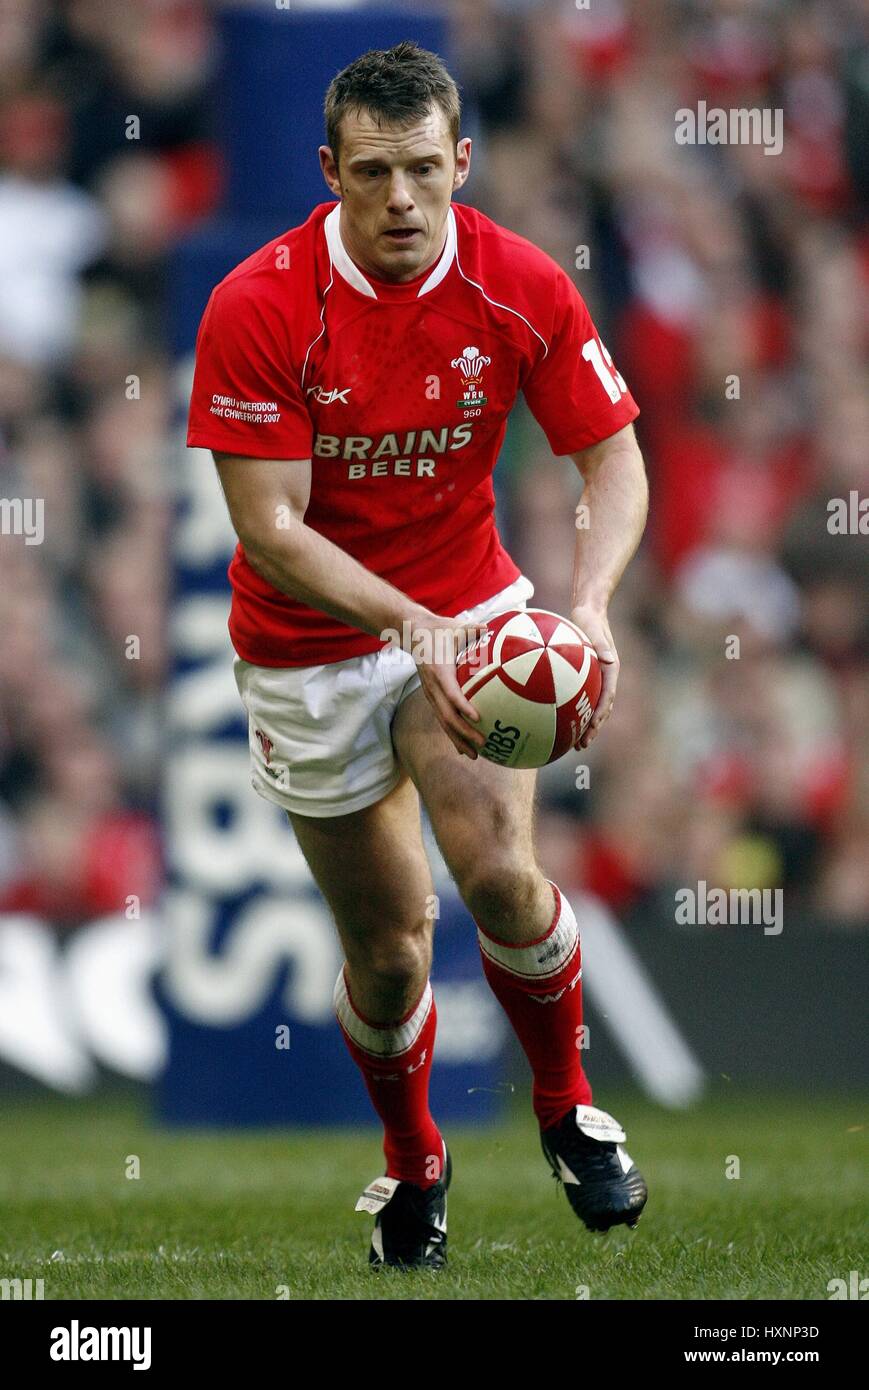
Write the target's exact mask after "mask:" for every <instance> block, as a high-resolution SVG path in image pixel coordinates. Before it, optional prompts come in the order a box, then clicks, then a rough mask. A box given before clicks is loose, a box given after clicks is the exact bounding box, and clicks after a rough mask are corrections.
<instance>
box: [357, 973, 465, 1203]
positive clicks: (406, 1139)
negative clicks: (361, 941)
mask: <svg viewBox="0 0 869 1390" xmlns="http://www.w3.org/2000/svg"><path fill="white" fill-rule="evenodd" d="M334 1004H335V1012H336V1014H337V1016H338V1022H339V1024H340V1025H341V1032H342V1033H343V1034H344V1041H345V1042H346V1044H347V1048H348V1050H349V1052H350V1056H351V1057H352V1058H353V1060H354V1062H355V1063H356V1065H357V1066H358V1068H359V1070H360V1071H361V1072H362V1077H363V1080H364V1081H365V1085H366V1088H367V1090H368V1094H369V1096H370V1097H371V1102H372V1104H373V1106H374V1109H375V1110H376V1111H377V1113H378V1115H379V1116H380V1118H381V1120H382V1121H383V1130H384V1134H383V1152H384V1153H385V1155H386V1176H387V1177H389V1178H399V1179H400V1180H401V1181H402V1182H412V1183H415V1184H416V1185H417V1186H418V1187H431V1186H432V1184H433V1183H436V1182H437V1181H438V1179H439V1178H440V1177H441V1175H442V1169H443V1157H444V1147H443V1140H442V1139H441V1136H440V1131H439V1130H438V1127H437V1125H436V1124H435V1122H434V1120H433V1119H432V1117H431V1113H430V1111H429V1108H428V1082H429V1073H430V1072H431V1064H432V1054H433V1052H434V1042H435V1030H436V1027H437V1011H436V1010H435V1002H434V995H433V994H432V988H431V984H430V983H429V982H428V981H426V986H425V989H424V990H423V992H422V995H421V996H420V998H419V999H418V1001H417V1002H416V1004H415V1005H414V1007H413V1008H412V1009H411V1010H410V1012H409V1013H408V1014H406V1015H405V1017H404V1018H403V1019H400V1020H399V1022H398V1023H371V1022H370V1021H369V1020H368V1019H366V1018H363V1016H362V1014H360V1012H359V1010H358V1009H357V1008H356V1006H355V1004H354V1003H353V1000H352V999H351V997H350V991H349V989H348V986H347V979H346V976H345V974H344V971H343V970H342V971H341V974H340V975H339V976H338V982H337V984H336V986H335V998H334Z"/></svg>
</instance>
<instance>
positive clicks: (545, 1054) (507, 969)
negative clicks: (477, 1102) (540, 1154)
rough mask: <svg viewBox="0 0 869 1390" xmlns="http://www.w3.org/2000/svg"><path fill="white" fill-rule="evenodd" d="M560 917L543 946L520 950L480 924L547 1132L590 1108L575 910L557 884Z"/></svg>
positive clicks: (490, 974)
mask: <svg viewBox="0 0 869 1390" xmlns="http://www.w3.org/2000/svg"><path fill="white" fill-rule="evenodd" d="M551 886H552V891H553V893H554V895H555V911H554V913H553V917H552V923H551V925H550V926H549V928H548V930H547V931H546V932H545V933H544V934H543V936H541V937H539V938H538V940H536V941H533V942H527V943H525V944H523V945H520V946H514V945H512V944H511V943H509V942H505V941H499V940H497V939H496V938H494V937H492V936H489V935H488V934H487V933H486V932H484V931H483V929H482V927H480V925H479V924H478V925H477V938H478V940H479V943H480V953H481V955H482V957H483V970H484V972H485V975H486V979H487V980H488V981H489V984H490V985H491V987H492V991H493V993H494V994H495V997H496V998H497V1000H498V1002H499V1003H500V1004H501V1006H502V1008H503V1009H504V1012H505V1013H506V1015H507V1017H508V1018H509V1020H510V1022H511V1024H512V1025H513V1028H514V1031H515V1033H516V1036H517V1037H518V1039H519V1041H520V1043H521V1044H522V1047H523V1050H524V1052H525V1055H526V1057H527V1058H528V1061H529V1062H530V1063H531V1070H532V1072H533V1075H534V1089H533V1105H534V1113H535V1115H536V1116H537V1118H538V1120H539V1121H540V1124H541V1126H542V1127H543V1128H544V1129H545V1128H546V1127H547V1126H548V1125H552V1124H555V1123H556V1121H557V1120H560V1119H561V1118H562V1116H563V1115H566V1114H567V1112H568V1110H570V1109H571V1108H572V1107H573V1106H574V1105H590V1104H591V1086H590V1085H589V1083H588V1079H587V1077H586V1075H585V1073H584V1071H583V1069H582V1061H581V1053H580V1045H581V1039H582V1033H581V1028H582V955H581V952H580V946H579V931H578V929H577V925H576V918H575V916H574V914H573V909H572V907H571V906H570V903H569V902H568V901H567V899H566V898H564V897H562V895H561V893H560V892H559V891H558V889H557V888H556V886H555V884H554V883H553V884H552V885H551Z"/></svg>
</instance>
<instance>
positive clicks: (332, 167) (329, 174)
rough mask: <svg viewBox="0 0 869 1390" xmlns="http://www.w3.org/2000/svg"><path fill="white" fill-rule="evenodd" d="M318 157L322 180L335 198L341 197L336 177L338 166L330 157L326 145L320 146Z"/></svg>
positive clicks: (330, 153)
mask: <svg viewBox="0 0 869 1390" xmlns="http://www.w3.org/2000/svg"><path fill="white" fill-rule="evenodd" d="M318 153H319V155H320V168H321V169H322V171H323V178H324V179H325V180H326V183H327V185H328V187H329V190H330V192H332V193H334V194H335V197H336V198H340V197H341V180H340V178H339V177H338V164H337V161H336V160H335V159H334V157H333V155H332V151H331V149H330V148H329V146H328V145H321V146H320V149H319V151H318Z"/></svg>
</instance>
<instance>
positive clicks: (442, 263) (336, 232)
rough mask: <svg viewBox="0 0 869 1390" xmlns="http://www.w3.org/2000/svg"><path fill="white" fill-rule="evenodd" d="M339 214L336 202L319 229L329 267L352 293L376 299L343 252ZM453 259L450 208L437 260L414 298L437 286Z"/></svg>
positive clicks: (453, 234)
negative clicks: (323, 232) (355, 292)
mask: <svg viewBox="0 0 869 1390" xmlns="http://www.w3.org/2000/svg"><path fill="white" fill-rule="evenodd" d="M340 215H341V204H340V203H336V204H335V206H334V207H333V209H332V211H331V212H330V213H328V214H327V216H326V220H325V222H324V223H323V226H324V227H325V228H326V245H327V246H328V248H329V258H330V260H331V262H332V265H333V266H334V267H335V269H336V270H337V271H338V273H339V275H341V276H343V278H344V279H345V280H346V281H347V283H348V285H352V286H353V288H354V290H359V292H360V294H366V295H368V297H369V299H376V298H377V292H376V290H375V288H374V286H373V285H372V284H371V281H370V280H366V278H365V276H364V275H363V274H362V271H361V270H360V269H359V267H358V266H357V265H356V263H355V261H352V260H351V259H350V257H349V255H348V254H347V249H346V247H345V245H344V243H343V241H342V240H341V228H340V225H339V219H340ZM455 258H456V217H455V213H454V212H453V209H452V205H451V206H450V209H449V211H448V213H447V239H446V243H445V245H444V249H443V252H442V253H441V258H440V260H439V261H438V263H437V265H436V266H435V268H434V270H433V271H432V273H431V275H429V277H428V279H426V280H423V282H422V284H421V285H420V287H419V289H418V290H417V294H416V297H417V299H421V298H422V296H423V295H424V294H428V292H429V290H433V289H434V287H435V285H439V284H440V282H441V280H443V278H444V276H445V275H446V273H447V271H448V270H449V268H450V266H451V265H452V263H453V261H454V260H455Z"/></svg>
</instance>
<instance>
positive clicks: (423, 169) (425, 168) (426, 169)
mask: <svg viewBox="0 0 869 1390" xmlns="http://www.w3.org/2000/svg"><path fill="white" fill-rule="evenodd" d="M433 169H434V165H433V164H420V165H419V166H418V167H417V171H416V172H417V173H418V174H423V175H425V174H430V173H431V172H432V170H433Z"/></svg>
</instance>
